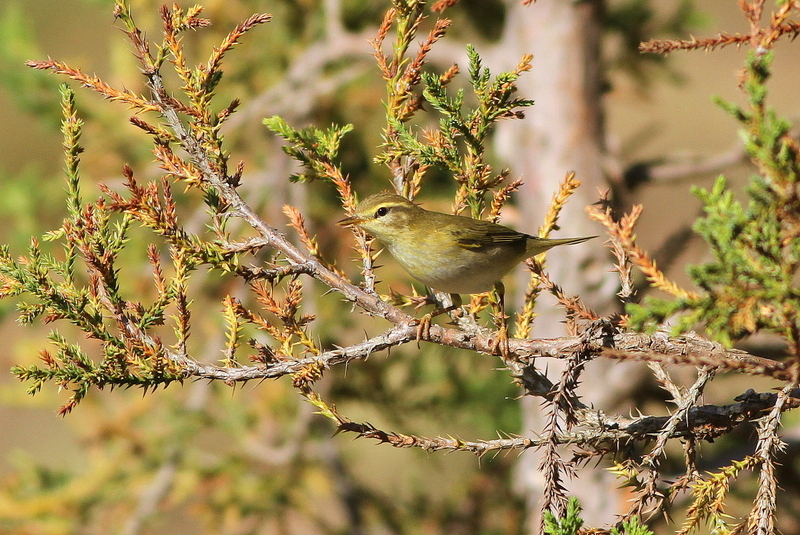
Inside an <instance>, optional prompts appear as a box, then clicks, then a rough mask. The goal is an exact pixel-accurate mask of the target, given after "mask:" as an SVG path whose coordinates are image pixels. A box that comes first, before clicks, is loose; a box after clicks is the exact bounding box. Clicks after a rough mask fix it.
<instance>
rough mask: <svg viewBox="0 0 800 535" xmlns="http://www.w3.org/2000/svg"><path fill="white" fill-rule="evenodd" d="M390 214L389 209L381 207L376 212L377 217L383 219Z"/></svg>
mask: <svg viewBox="0 0 800 535" xmlns="http://www.w3.org/2000/svg"><path fill="white" fill-rule="evenodd" d="M388 213H389V209H388V208H386V207H385V206H381V207H380V208H378V209H377V210H375V217H383V216H385V215H386V214H388Z"/></svg>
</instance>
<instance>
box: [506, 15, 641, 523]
mask: <svg viewBox="0 0 800 535" xmlns="http://www.w3.org/2000/svg"><path fill="white" fill-rule="evenodd" d="M602 9H603V2H602V0H591V1H585V2H564V1H562V0H538V1H537V2H536V3H535V4H533V5H531V6H527V7H526V6H522V5H520V2H519V1H518V0H509V2H508V18H507V25H506V28H505V33H504V35H503V37H502V43H501V44H500V46H499V47H498V49H497V50H498V52H499V53H501V54H502V55H503V58H516V57H519V56H521V55H522V54H525V53H532V54H533V56H534V58H533V70H532V72H530V73H526V75H525V76H523V77H522V78H521V79H520V80H519V86H520V95H521V96H522V97H524V98H531V99H534V100H535V102H536V103H535V105H534V106H533V108H531V109H530V110H528V112H527V117H526V119H525V120H524V121H513V122H507V123H504V124H503V125H501V127H500V128H499V131H498V136H497V138H496V139H497V150H498V152H499V153H500V155H501V156H502V158H503V162H504V164H507V165H508V166H509V167H510V168H511V169H512V170H513V174H514V175H515V176H521V177H522V178H523V180H524V181H525V185H524V187H523V189H522V190H521V192H520V194H519V195H518V197H517V200H518V202H519V205H520V211H521V213H523V214H526V215H527V217H526V218H525V220H524V221H520V222H519V226H520V228H521V229H522V230H526V231H528V232H533V233H535V232H536V230H537V228H538V226H539V225H540V224H541V221H542V218H543V217H544V214H545V213H546V211H547V207H548V205H549V203H550V201H551V199H552V196H553V194H554V193H555V192H556V191H557V190H558V184H559V183H560V182H561V181H562V180H563V178H564V176H565V175H566V174H567V173H568V172H570V171H575V173H576V176H577V178H578V180H580V181H581V183H582V185H581V187H580V188H578V190H577V192H576V193H575V194H574V195H573V196H572V198H571V199H570V201H569V202H568V204H567V206H566V208H565V210H564V211H563V212H562V215H561V218H560V220H559V224H560V227H561V230H560V231H559V232H557V234H555V235H557V236H585V235H593V234H601V233H602V232H601V229H600V228H598V227H597V225H596V224H595V223H593V222H591V221H589V219H588V218H587V216H586V213H585V212H584V208H585V207H586V206H587V205H589V204H592V203H594V202H596V201H597V199H598V195H599V191H600V190H605V189H607V183H606V180H605V177H604V172H603V168H604V165H603V160H604V132H603V106H602V83H603V79H602V76H603V73H602V72H601V63H600V37H601V25H600V24H601V16H602ZM503 58H500V57H498V58H496V61H495V62H494V63H495V64H497V62H498V61H502V60H503ZM505 61H508V59H506V60H505ZM555 235H554V236H555ZM610 267H611V263H610V262H609V259H608V253H607V251H606V250H605V248H604V246H603V240H602V238H600V239H596V240H592V241H590V242H587V243H584V244H581V245H579V246H574V247H564V248H562V249H560V250H557V251H554V252H552V254H550V255H548V258H547V269H548V271H549V272H550V274H551V278H552V279H553V280H554V281H555V282H556V283H557V284H559V285H561V286H562V287H563V288H564V290H565V291H566V292H567V293H568V294H577V295H580V296H582V298H583V299H584V301H585V302H586V303H587V304H588V305H589V306H590V307H593V308H595V310H596V311H597V312H600V313H603V312H608V311H609V310H610V309H611V308H612V307H613V306H614V303H615V298H614V294H615V293H616V291H617V289H618V279H617V278H616V277H615V274H614V273H612V272H610ZM523 276H524V278H523ZM520 281H521V284H524V283H525V281H527V273H525V274H524V275H521V276H520ZM537 312H538V313H539V314H540V315H539V316H538V317H537V318H536V320H535V323H534V329H533V332H532V336H533V337H536V338H538V337H553V336H561V335H563V334H564V324H563V321H564V315H563V310H561V309H560V308H557V307H555V306H553V301H552V300H549V299H540V303H539V305H538V310H537ZM629 366H630V365H628V364H623V365H620V364H615V363H611V362H594V363H592V365H591V367H590V368H589V371H588V374H590V376H585V379H584V383H583V384H582V385H581V388H580V389H579V393H580V394H581V395H582V396H585V397H584V400H585V401H586V402H587V403H589V404H594V405H595V406H597V407H599V408H608V407H609V406H611V405H616V404H617V402H618V401H619V400H621V399H624V398H625V397H626V393H627V391H628V389H627V387H629V386H630V384H631V381H630V380H629V378H626V375H627V374H628V373H629ZM547 368H548V376H550V378H551V379H553V378H554V377H556V378H557V377H558V373H560V371H561V368H560V367H559V365H558V364H557V363H553V362H548V363H547ZM592 379H599V380H596V381H593V380H592ZM522 403H523V411H524V422H523V429H522V432H523V433H529V432H530V431H531V430H534V431H540V430H541V429H542V426H543V424H544V419H543V417H542V416H543V412H542V404H541V401H540V400H537V399H532V398H530V397H526V398H523V400H522ZM538 464H539V459H538V458H537V452H536V451H534V450H530V451H528V452H526V453H525V455H523V456H522V457H521V458H520V463H519V467H518V470H517V475H518V483H519V486H520V489H521V491H522V492H523V493H524V494H525V495H526V497H527V502H528V509H529V513H530V514H529V518H530V522H529V529H528V531H529V532H530V533H538V530H539V517H538V510H539V501H540V499H541V491H542V485H543V478H542V475H541V474H540V473H539V471H538V470H537V466H538ZM580 476H581V483H580V485H572V484H570V483H569V482H568V484H567V486H568V488H569V492H570V494H573V495H576V496H577V497H578V498H579V499H580V501H581V504H582V506H583V507H584V513H583V516H584V518H585V520H586V521H587V522H588V523H589V524H590V525H599V524H603V523H608V522H613V520H614V514H615V513H622V512H624V510H625V504H624V503H623V500H622V499H621V498H620V497H619V496H618V495H617V492H616V487H617V485H616V484H615V482H614V481H613V477H612V476H611V475H610V474H608V473H607V472H605V471H604V470H603V469H602V468H598V469H594V470H592V469H591V468H587V469H584V470H582V471H581V474H580Z"/></svg>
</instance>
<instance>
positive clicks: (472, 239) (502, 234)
mask: <svg viewBox="0 0 800 535" xmlns="http://www.w3.org/2000/svg"><path fill="white" fill-rule="evenodd" d="M464 219H465V220H466V221H464V222H462V223H463V224H462V225H460V226H459V228H455V229H453V237H454V238H455V241H456V243H457V244H458V245H460V246H461V247H464V248H466V249H477V248H480V247H487V246H489V245H496V244H501V243H525V242H526V241H527V240H528V235H527V234H522V233H521V232H517V231H516V230H514V229H510V228H508V227H504V226H502V225H497V224H495V223H492V222H490V221H482V220H480V219H469V218H464Z"/></svg>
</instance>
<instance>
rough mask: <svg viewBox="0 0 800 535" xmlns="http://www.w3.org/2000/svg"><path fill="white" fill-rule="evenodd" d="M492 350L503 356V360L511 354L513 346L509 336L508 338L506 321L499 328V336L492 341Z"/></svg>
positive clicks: (493, 352) (494, 353) (495, 353)
mask: <svg viewBox="0 0 800 535" xmlns="http://www.w3.org/2000/svg"><path fill="white" fill-rule="evenodd" d="M491 350H492V354H493V355H498V356H500V357H502V358H503V360H505V359H507V358H508V356H509V355H510V354H511V346H510V345H509V338H508V326H507V325H506V323H505V321H503V324H502V325H501V326H500V328H499V329H498V330H497V338H495V339H494V340H493V341H492V345H491Z"/></svg>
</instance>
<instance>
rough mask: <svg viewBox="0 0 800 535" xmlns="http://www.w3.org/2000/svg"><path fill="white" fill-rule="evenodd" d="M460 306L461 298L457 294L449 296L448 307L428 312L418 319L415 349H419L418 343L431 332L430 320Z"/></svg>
mask: <svg viewBox="0 0 800 535" xmlns="http://www.w3.org/2000/svg"><path fill="white" fill-rule="evenodd" d="M460 306H461V296H460V295H458V294H450V305H449V306H445V307H439V308H437V309H436V310H434V311H433V312H429V313H427V314H425V315H424V316H422V317H421V318H420V319H419V327H417V347H419V341H420V340H422V339H427V338H428V335H429V334H430V330H431V320H432V319H433V318H435V317H436V316H440V315H442V314H446V313H448V312H450V311H452V310H455V309H457V308H459V307H460Z"/></svg>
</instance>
